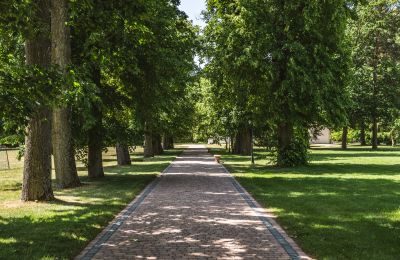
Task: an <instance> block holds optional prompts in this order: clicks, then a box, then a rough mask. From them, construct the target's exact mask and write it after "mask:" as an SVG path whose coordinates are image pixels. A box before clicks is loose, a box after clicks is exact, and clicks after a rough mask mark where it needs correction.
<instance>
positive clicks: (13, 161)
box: [0, 148, 23, 171]
mask: <svg viewBox="0 0 400 260" xmlns="http://www.w3.org/2000/svg"><path fill="white" fill-rule="evenodd" d="M17 155H18V149H8V148H0V171H4V170H11V169H16V168H21V167H22V165H23V164H22V162H21V161H19V160H18V159H17Z"/></svg>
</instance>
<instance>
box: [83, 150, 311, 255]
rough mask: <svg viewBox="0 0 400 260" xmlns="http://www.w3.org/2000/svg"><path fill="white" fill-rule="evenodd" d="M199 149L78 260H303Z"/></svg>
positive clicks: (188, 152)
mask: <svg viewBox="0 0 400 260" xmlns="http://www.w3.org/2000/svg"><path fill="white" fill-rule="evenodd" d="M305 258H307V257H306V255H304V253H303V252H302V251H301V250H300V249H299V248H298V246H297V245H296V244H295V243H294V242H293V241H292V240H291V239H290V238H289V237H288V236H287V235H286V234H285V233H284V231H283V230H282V229H281V228H280V227H279V226H278V225H277V224H276V223H275V221H274V220H273V219H272V217H271V216H269V215H268V214H267V213H266V212H264V211H263V210H262V209H261V208H260V207H259V206H258V204H257V203H256V202H255V201H254V200H253V199H252V198H251V197H250V195H248V193H247V192H246V191H244V189H243V188H242V187H241V186H240V185H239V184H238V183H237V182H236V181H235V180H234V178H233V177H232V176H231V175H230V174H229V173H228V172H227V171H226V170H225V168H224V167H223V166H221V165H219V164H217V163H215V162H214V160H213V158H212V157H211V156H210V155H209V154H207V150H206V149H204V148H203V146H190V148H189V149H187V150H185V151H184V153H183V154H182V155H181V156H180V157H178V158H177V159H176V160H175V161H174V162H173V163H172V164H171V165H170V167H168V168H167V169H166V170H165V171H164V174H163V175H162V176H161V177H159V178H158V179H157V180H156V181H155V182H154V183H152V184H151V185H149V187H147V188H146V190H145V191H144V192H142V194H141V195H139V196H138V197H137V198H136V199H135V200H134V201H133V202H132V203H131V204H130V205H128V207H127V208H126V209H125V210H124V211H123V212H121V213H120V215H119V216H117V218H116V219H115V220H114V221H113V222H112V223H111V224H110V225H109V226H108V227H107V228H106V229H105V230H104V231H103V232H102V233H101V234H100V235H99V236H98V237H97V238H96V239H95V240H94V241H92V242H91V243H90V244H89V245H88V246H87V248H86V249H85V250H84V251H83V252H82V253H81V254H80V255H79V256H78V257H77V259H305Z"/></svg>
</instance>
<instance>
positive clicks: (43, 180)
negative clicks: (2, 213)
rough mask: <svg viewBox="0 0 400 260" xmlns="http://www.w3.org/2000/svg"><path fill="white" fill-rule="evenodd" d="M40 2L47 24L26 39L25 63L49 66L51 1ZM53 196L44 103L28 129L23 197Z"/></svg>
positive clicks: (47, 116)
mask: <svg viewBox="0 0 400 260" xmlns="http://www.w3.org/2000/svg"><path fill="white" fill-rule="evenodd" d="M37 3H38V9H37V12H36V13H35V14H34V15H35V16H36V18H38V20H39V21H41V22H42V23H43V25H44V26H42V28H39V29H40V30H39V31H38V32H37V34H36V35H34V37H32V38H31V39H29V40H27V41H26V45H25V57H26V64H27V65H38V66H41V67H48V66H49V65H50V63H51V59H50V55H49V53H50V48H51V42H50V39H49V32H48V31H46V28H47V25H49V24H50V1H48V0H40V1H38V2H37ZM52 199H54V195H53V190H52V187H51V113H50V110H49V109H48V108H46V107H42V108H39V109H38V110H37V111H35V112H34V113H33V115H32V117H31V118H30V120H29V123H28V126H27V129H26V137H25V155H24V171H23V182H22V195H21V200H23V201H35V200H52Z"/></svg>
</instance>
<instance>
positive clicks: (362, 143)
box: [360, 122, 367, 146]
mask: <svg viewBox="0 0 400 260" xmlns="http://www.w3.org/2000/svg"><path fill="white" fill-rule="evenodd" d="M360 144H361V146H365V145H367V141H366V140H365V123H364V122H362V123H361V129H360Z"/></svg>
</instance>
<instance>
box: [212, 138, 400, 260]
mask: <svg viewBox="0 0 400 260" xmlns="http://www.w3.org/2000/svg"><path fill="white" fill-rule="evenodd" d="M213 151H214V152H215V153H221V154H223V157H222V159H223V161H224V163H225V165H226V166H227V167H228V169H229V170H230V171H231V172H233V174H234V175H235V177H236V179H237V180H238V181H239V182H240V183H241V184H242V185H243V186H244V187H245V188H246V189H247V190H248V191H249V192H250V193H251V194H252V195H253V196H254V198H255V199H256V200H257V201H258V202H260V203H261V204H262V205H263V206H265V207H266V208H268V210H270V211H271V212H273V213H274V214H275V215H276V216H277V217H278V222H279V223H280V224H281V225H282V226H283V227H284V228H285V229H286V230H287V231H288V233H289V234H290V235H291V236H292V237H293V238H294V239H295V241H296V242H297V243H298V244H299V245H300V246H301V248H302V249H303V250H304V251H305V252H306V253H308V254H310V255H311V256H313V257H316V258H317V259H380V260H381V259H400V148H389V147H382V148H381V149H380V150H378V151H371V150H370V149H368V148H361V147H356V146H352V147H350V149H349V150H347V151H342V150H340V149H339V148H330V147H314V148H313V149H311V151H310V152H311V158H312V162H311V165H310V166H307V167H297V168H292V169H287V168H276V167H272V166H269V165H268V160H267V159H266V157H267V153H266V152H264V151H263V150H261V149H258V150H257V153H256V159H257V160H256V165H255V166H251V164H250V158H249V157H241V156H234V155H229V154H226V153H224V152H223V151H222V150H216V149H214V150H213Z"/></svg>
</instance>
